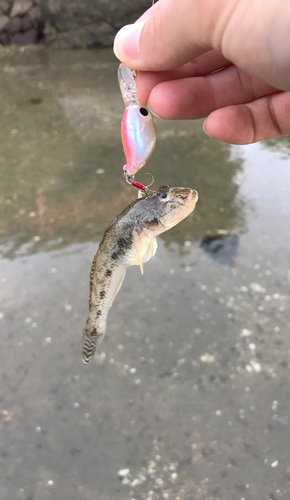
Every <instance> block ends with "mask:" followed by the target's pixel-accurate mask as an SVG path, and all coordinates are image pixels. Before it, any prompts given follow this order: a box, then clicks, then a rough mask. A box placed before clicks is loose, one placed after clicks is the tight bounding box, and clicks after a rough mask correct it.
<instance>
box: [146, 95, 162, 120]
mask: <svg viewBox="0 0 290 500" xmlns="http://www.w3.org/2000/svg"><path fill="white" fill-rule="evenodd" d="M147 108H148V109H149V111H150V113H151V115H153V116H155V117H156V118H161V117H160V116H159V115H156V113H155V112H154V111H152V108H151V106H150V99H149V101H148V104H147Z"/></svg>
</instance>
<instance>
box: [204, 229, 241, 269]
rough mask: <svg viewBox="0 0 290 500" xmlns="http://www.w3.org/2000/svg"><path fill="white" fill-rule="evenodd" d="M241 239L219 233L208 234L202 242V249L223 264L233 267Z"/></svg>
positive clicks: (225, 233) (229, 234) (223, 232)
mask: <svg viewBox="0 0 290 500" xmlns="http://www.w3.org/2000/svg"><path fill="white" fill-rule="evenodd" d="M238 244H239V238H238V236H237V235H236V234H231V233H228V232H226V231H219V232H217V233H216V234H206V235H205V236H204V237H203V238H202V239H201V242H200V246H201V248H202V249H203V250H204V251H205V252H206V253H208V254H210V255H211V256H212V257H213V258H214V259H217V260H219V261H221V262H222V263H223V264H228V265H233V264H234V258H235V256H236V254H237V248H238Z"/></svg>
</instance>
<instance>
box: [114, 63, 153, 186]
mask: <svg viewBox="0 0 290 500" xmlns="http://www.w3.org/2000/svg"><path fill="white" fill-rule="evenodd" d="M118 81H119V85H120V89H121V94H122V97H123V101H124V104H125V107H126V109H125V111H124V114H123V118H122V126H121V137H122V144H123V149H124V153H125V156H126V161H127V163H126V165H124V167H123V170H124V175H125V179H126V181H127V182H128V183H129V184H131V185H132V186H135V187H137V188H138V189H140V190H141V191H144V192H145V191H146V187H145V186H144V185H143V184H140V183H139V182H136V181H134V176H135V174H136V172H138V170H140V168H142V167H143V166H144V165H145V163H146V162H147V160H148V158H149V157H150V156H151V154H152V152H153V150H154V147H155V144H156V131H155V125H154V121H153V118H152V115H151V114H150V113H149V111H148V110H147V108H145V107H143V106H140V104H139V100H138V95H137V88H136V84H135V72H133V71H132V70H131V69H129V68H127V66H125V65H124V64H123V63H122V64H120V66H119V69H118Z"/></svg>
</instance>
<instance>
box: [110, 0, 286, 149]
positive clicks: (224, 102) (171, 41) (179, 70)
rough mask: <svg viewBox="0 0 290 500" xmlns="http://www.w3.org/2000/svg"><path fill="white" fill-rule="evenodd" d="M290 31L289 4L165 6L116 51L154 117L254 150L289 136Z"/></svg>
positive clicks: (164, 2)
mask: <svg viewBox="0 0 290 500" xmlns="http://www.w3.org/2000/svg"><path fill="white" fill-rule="evenodd" d="M289 33H290V4H289V2H286V1H284V0H268V1H267V2H262V1H260V0H240V1H237V0H223V1H222V0H178V2H177V1H176V0H159V2H158V3H157V4H155V5H154V6H153V7H152V8H151V9H149V10H148V11H147V12H145V14H144V15H143V16H142V17H141V18H140V19H139V20H138V21H137V22H136V23H135V24H134V25H129V26H128V27H127V26H126V27H124V28H122V30H121V31H120V32H119V33H118V34H117V36H116V39H115V45H114V50H115V53H116V55H117V57H119V59H120V60H122V62H124V63H125V64H126V65H127V66H129V67H131V68H132V69H137V70H138V76H137V80H136V81H137V87H138V95H139V100H140V102H141V103H142V104H146V103H147V101H149V105H150V108H151V109H152V111H153V113H155V114H157V115H158V116H161V117H163V118H167V119H196V118H202V117H206V116H207V119H206V120H205V123H204V129H205V132H206V133H207V134H209V135H211V136H213V137H216V138H217V139H219V140H222V141H225V142H229V143H232V144H249V143H252V142H256V141H260V140H263V139H269V138H273V137H278V136H281V135H288V134H290V120H289V113H290V94H289V93H288V92H285V90H286V91H287V90H290V65H289V53H290V52H289V49H290V39H289Z"/></svg>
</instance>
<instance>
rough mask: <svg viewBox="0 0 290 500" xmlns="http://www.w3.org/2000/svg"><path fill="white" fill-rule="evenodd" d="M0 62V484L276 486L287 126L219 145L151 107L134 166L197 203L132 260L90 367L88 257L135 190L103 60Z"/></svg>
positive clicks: (283, 482)
mask: <svg viewBox="0 0 290 500" xmlns="http://www.w3.org/2000/svg"><path fill="white" fill-rule="evenodd" d="M0 59H1V67H2V70H1V72H0V110H1V118H2V119H1V128H0V179H1V182H0V214H1V216H0V252H1V260H0V328H1V334H2V335H1V339H2V343H1V347H2V348H1V353H0V371H1V379H2V384H1V393H0V412H1V413H0V416H1V422H0V425H1V452H0V467H1V469H0V477H1V481H0V497H1V499H2V498H3V499H6V498H7V499H9V500H10V499H17V500H18V499H25V500H32V499H33V500H46V499H52V498H53V499H54V498H58V499H61V500H80V499H81V500H109V499H110V500H112V499H114V500H115V499H116V500H121V499H124V498H132V499H136V500H139V499H140V500H145V499H152V500H154V499H158V500H159V499H169V500H178V499H180V500H193V499H194V500H211V499H215V500H216V499H222V500H241V499H243V498H244V499H245V500H260V499H262V498H265V499H268V498H269V499H271V500H275V499H277V500H278V499H280V498H282V499H288V498H289V489H290V452H289V446H288V440H289V437H290V434H289V433H290V402H289V401H290V399H289V367H290V364H289V355H290V339H289V333H288V332H289V326H290V312H289V302H290V298H289V282H290V255H289V244H290V234H289V233H290V229H289V219H290V202H289V191H290V169H289V153H290V141H289V139H287V138H286V139H283V140H280V141H268V142H265V143H262V144H259V145H252V146H248V147H231V146H228V145H226V144H222V143H219V142H217V141H215V140H213V139H210V138H209V137H207V136H206V135H205V134H204V133H203V132H202V127H201V123H200V122H196V123H192V122H165V121H162V120H157V148H156V151H155V153H154V155H153V156H152V158H151V159H150V162H149V163H148V167H145V169H143V170H145V171H149V172H151V173H152V174H153V175H154V177H155V184H154V187H158V186H159V185H161V184H169V185H188V186H190V187H192V188H195V189H197V190H198V192H199V201H198V204H197V207H196V209H195V211H194V212H193V214H192V215H191V216H190V217H188V218H187V219H186V220H185V221H184V222H183V223H181V224H179V225H178V226H177V227H176V228H174V229H172V230H171V231H169V232H167V233H165V234H164V235H163V236H161V237H160V238H159V249H158V252H157V254H156V256H155V257H154V259H152V260H151V261H150V262H149V263H148V264H146V265H145V274H144V276H141V274H140V271H139V269H138V268H137V267H134V268H131V269H129V270H128V272H127V276H126V279H125V282H124V284H123V286H122V289H121V291H120V293H119V295H118V297H117V298H116V301H115V303H114V306H113V308H112V309H111V311H110V315H109V321H108V328H107V335H106V337H105V339H104V342H103V344H102V345H101V346H100V348H99V354H98V356H97V357H96V358H95V359H94V361H93V362H91V363H90V364H89V365H88V366H84V365H83V364H82V361H81V331H82V327H83V324H84V321H85V319H86V315H87V308H88V283H89V271H90V264H91V261H92V258H93V256H94V254H95V252H96V250H97V246H98V243H99V241H100V238H101V236H102V233H103V231H104V229H105V228H106V226H107V225H108V223H109V222H110V221H111V220H112V219H113V218H114V217H115V216H116V215H117V214H118V213H119V212H120V211H121V210H122V209H123V208H124V207H125V206H126V205H127V204H128V203H129V202H130V201H131V200H132V198H133V196H135V192H134V191H133V189H132V188H130V186H127V185H126V184H125V182H124V180H123V178H122V166H123V163H124V156H123V152H122V146H121V140H120V121H121V117H122V113H123V104H122V99H121V96H120V95H119V88H118V85H117V80H116V70H117V62H116V61H115V60H114V58H113V57H112V55H111V53H110V51H101V52H93V51H90V52H74V53H69V52H60V53H57V52H54V53H49V52H47V51H44V50H42V49H39V48H34V49H30V50H24V51H21V50H19V49H7V50H3V51H2V52H1V53H0ZM148 178H149V177H148ZM137 180H139V181H140V182H144V183H146V182H147V176H146V175H145V172H144V173H142V172H140V174H138V176H137ZM207 234H210V235H213V236H216V237H217V240H216V241H217V242H218V245H217V246H216V247H215V251H212V248H210V247H209V248H206V247H201V241H203V238H204V237H205V236H206V235H207ZM221 235H222V236H224V238H221ZM231 238H232V239H231ZM216 249H217V250H216ZM122 469H130V473H129V472H128V471H127V474H128V475H127V476H126V477H125V479H124V480H123V481H122V480H121V479H120V478H119V477H118V471H119V470H122Z"/></svg>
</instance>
